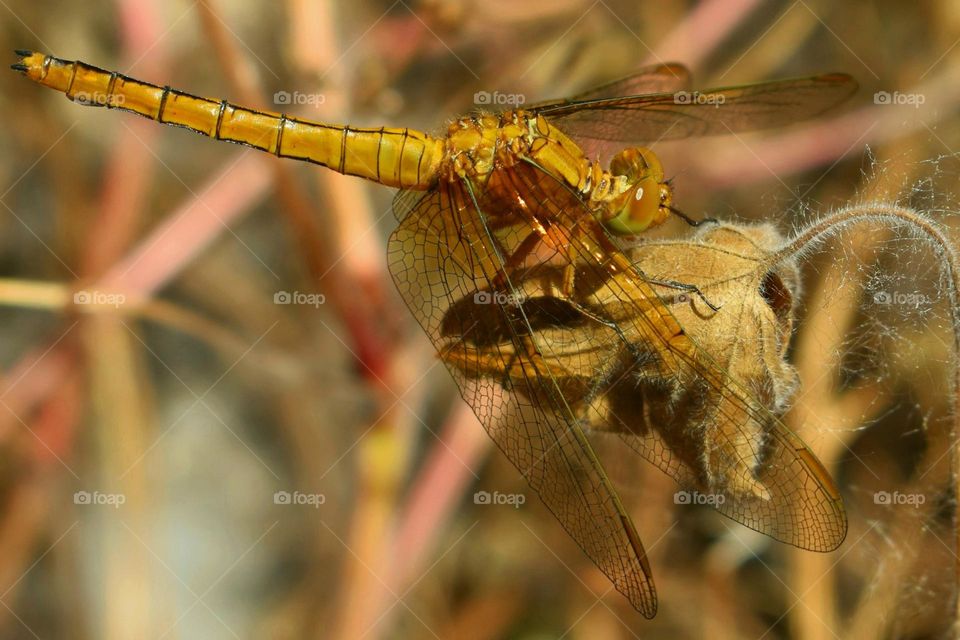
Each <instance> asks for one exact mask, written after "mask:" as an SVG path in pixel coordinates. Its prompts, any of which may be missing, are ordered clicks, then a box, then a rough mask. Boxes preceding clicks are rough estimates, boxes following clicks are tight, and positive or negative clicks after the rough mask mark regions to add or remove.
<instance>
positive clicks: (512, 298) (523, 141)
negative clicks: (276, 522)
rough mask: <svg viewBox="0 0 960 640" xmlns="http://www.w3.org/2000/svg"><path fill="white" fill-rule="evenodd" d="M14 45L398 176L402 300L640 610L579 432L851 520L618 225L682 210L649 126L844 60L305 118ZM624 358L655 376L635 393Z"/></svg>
mask: <svg viewBox="0 0 960 640" xmlns="http://www.w3.org/2000/svg"><path fill="white" fill-rule="evenodd" d="M16 53H17V55H18V56H19V57H20V60H19V62H17V63H16V64H14V65H12V67H13V69H15V70H16V71H19V72H21V73H22V74H24V75H25V76H26V77H28V78H29V79H31V80H33V81H34V82H37V83H39V84H42V85H44V86H47V87H50V88H52V89H55V90H57V91H61V92H63V93H65V94H66V96H67V97H68V98H70V99H71V100H74V101H77V102H80V103H81V104H85V105H91V106H104V107H108V108H114V109H121V110H124V111H129V112H132V113H136V114H139V115H141V116H145V117H147V118H150V119H152V120H156V121H157V122H161V123H164V124H172V125H177V126H181V127H186V128H187V129H190V130H192V131H195V132H197V133H200V134H202V135H205V136H210V137H213V138H216V139H218V140H225V141H228V142H235V143H240V144H244V145H248V146H250V147H253V148H256V149H260V150H262V151H266V152H267V153H271V154H274V155H277V156H279V157H283V158H293V159H296V160H305V161H308V162H313V163H317V164H320V165H323V166H325V167H328V168H330V169H333V170H335V171H337V172H339V173H343V174H347V175H354V176H360V177H363V178H366V179H369V180H373V181H376V182H379V183H381V184H384V185H387V186H391V187H395V188H398V189H400V190H401V191H400V192H399V193H398V194H397V196H396V198H395V200H394V212H395V214H396V216H397V218H398V219H399V226H398V228H397V229H396V231H394V233H393V235H392V236H391V238H390V241H389V247H388V253H389V263H390V271H391V273H392V275H393V278H394V280H395V282H396V285H397V287H398V289H399V290H400V293H401V295H402V296H403V298H404V300H405V302H406V303H407V306H408V307H409V308H410V310H411V311H412V313H413V315H414V316H415V317H416V318H417V320H418V321H419V322H420V324H421V326H422V327H423V329H424V331H425V332H426V333H427V335H428V336H429V337H430V339H431V340H432V341H433V343H434V345H435V346H436V348H437V351H438V353H439V354H440V357H441V358H442V359H443V361H444V362H445V364H446V365H447V367H448V369H449V371H450V372H451V374H452V375H453V377H454V378H455V379H456V381H457V383H458V385H459V387H460V391H461V394H462V395H463V397H464V399H465V400H466V401H467V403H469V404H470V406H471V407H472V408H473V410H474V412H475V413H476V414H477V416H478V418H479V419H480V421H481V422H482V423H483V425H484V427H485V428H486V430H487V432H488V433H489V435H490V436H491V437H492V438H493V440H494V441H495V442H496V444H497V445H498V446H499V448H500V449H501V450H502V452H503V453H504V454H505V455H506V456H507V457H508V458H509V459H510V461H511V462H512V463H513V464H514V465H516V467H517V468H518V469H519V470H520V472H521V473H522V474H523V475H524V477H525V478H526V480H527V482H528V483H529V485H530V486H531V488H533V490H534V491H536V492H537V493H538V494H539V496H540V498H541V499H542V500H543V502H544V503H545V504H546V506H547V507H548V508H549V509H550V511H551V512H552V513H553V514H554V515H555V516H556V517H557V519H558V520H559V521H560V523H561V525H563V527H564V528H565V529H566V531H567V532H568V533H569V534H570V535H571V536H572V537H573V539H574V540H575V541H576V542H577V543H578V544H579V546H580V547H581V548H582V549H583V550H584V552H585V553H586V554H587V555H588V556H589V557H590V558H591V560H592V561H593V562H594V563H596V565H597V566H598V567H599V568H600V569H601V570H602V571H603V572H604V573H605V574H606V575H607V576H608V577H609V578H610V580H611V581H612V582H613V584H614V586H615V587H616V588H617V589H618V590H619V591H620V592H621V593H623V594H624V595H625V596H626V597H627V598H628V599H629V601H630V603H631V604H632V605H633V606H634V607H635V608H636V609H637V610H638V611H640V612H641V613H643V614H644V615H645V616H647V617H653V615H654V614H655V613H656V609H657V597H656V591H655V589H654V585H653V577H652V572H651V568H650V565H649V562H648V560H647V556H646V553H645V551H644V548H643V544H642V543H641V541H640V537H639V535H638V534H637V532H636V529H635V527H634V525H633V522H632V521H631V519H630V517H629V515H628V514H627V512H626V510H625V509H624V506H623V504H622V502H621V500H620V498H619V497H618V495H617V493H616V491H615V490H614V488H613V486H612V485H611V483H610V480H609V479H608V477H607V474H606V473H605V471H604V467H603V466H602V465H601V463H600V460H599V458H598V456H597V454H596V452H595V451H594V448H593V447H592V446H591V444H590V440H589V439H588V438H587V436H586V435H585V432H586V431H589V430H593V431H603V432H609V433H615V434H618V435H619V436H620V437H621V439H622V442H623V444H624V446H626V447H627V448H628V449H631V450H632V451H634V452H637V453H639V454H641V455H643V456H644V457H646V458H647V459H648V460H650V461H651V462H653V463H654V464H656V465H657V466H659V467H660V468H661V469H663V470H664V471H665V472H667V473H668V474H670V475H671V476H673V477H674V478H675V479H676V480H677V481H678V482H679V483H681V485H682V486H684V487H686V488H689V489H690V490H694V491H699V492H703V493H709V494H712V495H715V496H722V498H723V499H722V500H717V501H715V502H714V505H715V506H716V508H717V509H718V510H719V511H720V512H721V513H723V514H725V515H727V516H729V517H731V518H733V519H734V520H737V521H738V522H741V523H742V524H744V525H746V526H748V527H751V528H753V529H756V530H758V531H761V532H763V533H765V534H767V535H770V536H772V537H773V538H775V539H777V540H781V541H784V542H787V543H789V544H793V545H795V546H797V547H801V548H804V549H811V550H816V551H830V550H833V549H835V548H836V547H837V546H839V545H840V543H841V542H842V541H843V539H844V537H845V535H846V530H847V523H846V516H845V514H844V510H843V505H842V501H841V498H840V495H839V492H838V490H837V488H836V486H835V485H834V483H833V481H832V480H831V479H830V477H829V474H828V472H827V471H826V469H825V468H824V467H823V466H822V465H821V464H820V462H819V461H818V460H817V459H816V457H815V456H814V455H813V453H812V452H811V451H810V450H809V449H808V448H807V447H806V445H804V443H803V442H802V441H801V440H800V439H799V438H798V437H797V436H796V435H794V434H793V433H792V432H791V431H789V430H788V429H787V428H786V427H785V426H784V425H783V423H782V422H781V421H780V420H779V419H778V418H777V417H776V415H775V414H774V413H773V412H772V409H774V408H775V407H770V406H769V403H768V402H765V401H764V399H763V398H762V397H761V396H760V395H758V394H757V393H756V392H754V391H750V389H751V386H750V385H751V383H752V381H750V380H738V379H736V378H735V377H734V376H733V375H731V374H730V373H729V371H728V370H727V369H726V368H725V366H724V363H723V362H719V361H717V360H716V359H715V358H714V357H713V356H712V355H711V353H710V352H709V351H708V350H707V349H704V348H701V347H700V346H698V344H697V341H696V339H695V338H694V337H692V336H691V335H688V334H687V333H686V332H685V331H684V329H683V328H682V327H681V326H680V324H679V323H678V322H677V320H676V318H675V317H674V315H673V314H672V313H671V311H670V309H669V308H668V306H667V305H666V304H665V303H664V302H663V300H662V299H661V297H660V296H659V295H658V293H657V291H656V290H655V288H654V284H656V283H653V282H652V281H651V280H650V279H648V278H646V277H645V275H644V273H643V272H642V271H641V270H640V269H639V268H638V267H636V266H635V265H634V264H633V263H632V262H631V260H630V258H629V257H628V256H627V255H626V254H625V253H624V252H623V251H621V249H620V245H619V244H618V242H617V240H616V238H617V237H618V236H633V235H635V234H638V233H641V232H643V231H645V230H646V229H649V228H651V227H653V226H655V225H658V224H661V223H662V222H664V221H665V220H666V219H668V218H669V217H670V215H671V214H672V213H679V212H678V211H677V210H676V209H675V208H674V207H673V204H672V191H671V188H670V185H669V182H668V181H666V180H665V179H664V172H663V168H662V167H661V165H660V162H659V160H658V159H657V157H656V155H655V154H654V153H653V152H652V151H651V150H649V149H648V148H645V147H639V146H636V145H638V144H640V143H644V142H650V141H656V140H668V139H677V138H683V137H687V136H699V135H716V134H727V133H733V132H739V131H745V130H752V129H761V128H770V127H779V126H784V125H788V124H791V123H793V122H795V121H798V120H802V119H805V118H810V117H815V116H817V115H819V114H821V113H823V112H825V111H827V110H829V109H831V108H833V107H834V106H836V105H837V104H839V103H840V102H842V101H843V100H845V99H846V98H847V97H849V96H850V95H851V94H852V93H853V92H854V91H855V90H856V83H855V82H854V80H853V79H852V78H850V77H849V76H847V75H844V74H825V75H819V76H813V77H808V78H798V79H789V80H779V81H774V82H765V83H760V84H753V85H745V86H739V87H727V88H718V89H710V90H705V91H690V88H689V75H688V73H687V71H686V69H684V68H683V67H682V66H680V65H676V64H662V65H657V66H653V67H650V68H646V69H643V70H641V71H640V72H639V73H637V74H635V75H633V76H631V77H629V78H626V79H624V80H620V81H617V82H613V83H611V84H608V85H604V86H602V87H599V88H597V89H594V90H592V91H589V92H587V93H584V94H581V95H578V96H575V97H573V98H570V99H567V100H559V101H552V102H544V103H540V104H536V105H530V106H526V107H524V108H519V109H510V110H506V111H502V112H496V113H491V112H481V111H478V112H476V113H472V114H470V115H467V116H465V117H462V118H459V119H457V120H455V121H454V122H453V123H452V124H451V125H450V127H449V129H448V130H447V132H446V135H442V136H434V135H430V134H427V133H424V132H420V131H416V130H413V129H406V128H388V127H378V128H358V127H351V126H346V125H334V124H326V123H320V122H311V121H309V120H305V119H303V118H298V117H293V116H289V115H285V114H282V113H271V112H265V111H260V110H257V109H250V108H245V107H241V106H238V105H235V104H232V103H230V102H228V101H226V100H212V99H207V98H201V97H197V96H193V95H190V94H187V93H184V92H181V91H177V90H175V89H171V88H170V87H161V86H158V85H154V84H150V83H148V82H143V81H140V80H135V79H133V78H129V77H127V76H125V75H122V74H120V73H117V72H115V71H114V72H110V71H105V70H103V69H99V68H97V67H93V66H91V65H88V64H85V63H83V62H79V61H68V60H61V59H59V58H54V57H51V56H47V55H44V54H41V53H34V52H31V51H17V52H16ZM588 154H589V155H588ZM600 157H610V158H611V160H610V162H609V164H608V165H607V166H603V165H602V164H601V162H600V160H599V158H600ZM544 274H550V275H549V277H547V276H546V275H544ZM659 284H661V285H662V283H659ZM671 286H674V287H677V288H678V289H681V290H685V289H689V290H691V291H693V292H695V287H690V286H689V285H687V286H686V287H685V285H683V284H681V283H671ZM704 300H705V301H706V299H704ZM614 375H616V376H619V378H618V379H616V380H614V379H612V378H611V376H614ZM631 375H634V376H637V377H638V378H639V377H640V376H642V377H643V379H644V380H646V381H648V382H650V381H653V382H652V383H651V384H646V385H645V386H644V387H643V388H644V391H643V395H642V397H638V398H634V401H633V402H630V403H625V402H622V401H620V400H618V399H622V398H624V397H626V396H625V394H624V393H623V389H624V387H623V384H622V382H623V381H622V379H621V378H622V377H623V376H631ZM656 381H659V383H657V382H656ZM670 381H673V383H672V384H670ZM678 384H679V385H680V386H678ZM681 387H682V388H681ZM683 388H685V389H687V393H681V392H682V391H683ZM638 389H639V386H638ZM614 390H616V392H614ZM670 390H672V392H668V391H670ZM638 393H639V391H638Z"/></svg>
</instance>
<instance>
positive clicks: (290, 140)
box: [14, 52, 444, 189]
mask: <svg viewBox="0 0 960 640" xmlns="http://www.w3.org/2000/svg"><path fill="white" fill-rule="evenodd" d="M20 53H21V55H22V59H21V61H20V63H19V64H18V65H15V66H14V68H16V69H18V70H19V71H21V72H22V73H24V75H26V76H27V77H28V78H30V79H31V80H33V81H35V82H37V83H39V84H42V85H44V86H47V87H50V88H52V89H56V90H57V91H61V92H63V93H64V94H66V96H67V97H68V98H70V99H71V100H74V101H75V102H80V103H82V104H86V105H90V106H100V107H108V108H112V109H122V110H124V111H130V112H132V113H137V114H139V115H141V116H144V117H147V118H150V119H151V120H156V121H157V122H161V123H164V124H172V125H176V126H180V127H185V128H187V129H190V130H191V131H196V132H197V133H199V134H202V135H205V136H209V137H211V138H216V139H217V140H225V141H227V142H235V143H239V144H245V145H248V146H251V147H254V148H256V149H260V150H261V151H266V152H267V153H272V154H274V155H277V156H279V157H281V158H293V159H295V160H306V161H308V162H314V163H317V164H321V165H323V166H325V167H329V168H331V169H333V170H334V171H338V172H339V173H343V174H347V175H353V176H360V177H362V178H367V179H369V180H374V181H376V182H379V183H381V184H385V185H387V186H391V187H398V188H403V189H427V188H429V187H430V186H431V185H432V184H433V183H434V182H435V181H436V178H437V175H438V170H439V166H440V161H441V160H442V157H443V149H444V147H443V140H441V139H439V138H435V137H433V136H429V135H427V134H425V133H422V132H420V131H415V130H413V129H399V128H387V127H381V128H377V129H361V128H356V127H348V126H345V125H333V124H324V123H319V122H310V121H308V120H303V119H300V118H294V117H290V116H286V115H284V114H280V113H272V112H265V111H258V110H256V109H248V108H246V107H241V106H238V105H235V104H232V103H230V102H227V101H226V100H220V101H218V100H211V99H209V98H201V97H198V96H194V95H190V94H188V93H183V92H182V91H177V90H175V89H171V88H170V87H160V86H157V85H155V84H150V83H149V82H143V81H141V80H136V79H134V78H129V77H127V76H125V75H122V74H120V73H117V72H116V71H113V72H110V71H105V70H103V69H99V68H97V67H94V66H91V65H88V64H86V63H83V62H80V61H70V60H61V59H59V58H54V57H52V56H46V55H44V54H41V53H32V52H20Z"/></svg>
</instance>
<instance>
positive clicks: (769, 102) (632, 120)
mask: <svg viewBox="0 0 960 640" xmlns="http://www.w3.org/2000/svg"><path fill="white" fill-rule="evenodd" d="M856 89H857V83H856V81H855V80H854V79H853V78H852V77H850V76H848V75H846V74H841V73H831V74H825V75H819V76H813V77H809V78H796V79H789V80H777V81H773V82H762V83H758V84H750V85H743V86H738V87H722V88H717V89H707V90H704V91H694V92H689V91H677V90H669V91H666V92H663V93H658V94H652V95H628V96H622V97H602V98H599V99H588V100H571V101H565V102H559V103H552V104H546V105H544V106H542V107H540V108H538V109H535V111H536V112H537V113H540V114H542V115H544V116H546V117H548V118H550V119H551V120H552V121H553V122H554V123H555V124H556V125H557V126H558V127H559V128H560V129H561V130H562V131H564V132H565V133H567V134H568V135H570V136H572V137H573V138H574V139H576V140H578V141H580V140H584V141H599V142H617V143H621V146H626V145H637V144H643V143H648V142H653V141H657V140H674V139H678V138H686V137H691V136H709V135H718V134H727V133H738V132H741V131H752V130H757V129H768V128H772V127H782V126H786V125H788V124H791V123H793V122H797V121H800V120H805V119H808V118H814V117H816V116H818V115H821V114H822V113H824V112H825V111H828V110H830V109H832V108H833V107H835V106H837V105H838V104H840V103H841V102H843V101H844V100H846V99H847V98H849V97H850V96H851V95H853V93H854V92H855V91H856Z"/></svg>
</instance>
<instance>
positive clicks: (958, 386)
mask: <svg viewBox="0 0 960 640" xmlns="http://www.w3.org/2000/svg"><path fill="white" fill-rule="evenodd" d="M891 222H892V223H894V224H900V225H905V226H907V227H909V228H911V229H912V230H914V231H915V232H917V233H918V234H919V235H920V236H921V237H923V238H924V239H925V240H927V241H928V242H929V244H930V245H931V247H932V248H933V250H934V252H935V253H936V255H937V258H938V261H939V263H940V264H941V265H942V267H943V277H944V279H945V281H946V282H945V284H946V286H945V290H946V296H947V303H948V304H949V306H950V309H949V313H950V321H951V328H952V333H953V380H952V384H951V389H950V395H951V400H952V402H953V410H952V412H953V421H952V425H951V429H950V433H949V440H948V442H949V443H950V446H951V449H952V451H951V456H950V470H951V477H952V478H953V482H954V495H955V496H956V495H960V473H958V470H960V469H958V467H960V465H958V461H957V452H956V439H957V434H958V432H960V428H958V426H957V422H958V420H960V395H958V392H960V303H958V299H960V295H958V292H957V282H958V281H960V256H958V254H957V250H956V248H955V247H954V245H953V243H952V241H951V240H950V238H949V236H948V235H947V233H946V231H945V230H944V229H942V228H941V227H940V226H939V225H937V224H936V223H935V222H933V221H932V220H930V219H929V218H928V217H926V216H924V215H923V214H921V213H919V212H917V211H915V210H913V209H910V208H907V207H902V206H899V205H896V204H892V203H886V202H867V203H863V204H858V205H853V206H850V207H845V208H843V209H841V210H839V211H837V212H835V213H834V214H832V215H830V216H827V217H825V218H823V219H821V220H817V221H815V222H813V223H811V224H809V225H808V226H806V227H805V228H804V229H801V230H800V232H799V233H797V234H796V235H794V237H793V238H792V239H791V240H790V241H789V242H788V243H786V244H785V245H784V246H783V247H781V248H780V249H779V250H778V251H777V252H775V253H774V254H772V255H771V257H770V262H769V263H768V264H771V265H772V264H777V263H779V262H782V261H783V260H786V259H789V258H792V257H795V256H801V257H802V256H803V255H804V254H806V253H809V252H810V250H811V248H812V247H813V246H814V245H816V244H818V243H821V242H824V241H825V240H828V239H830V238H832V237H834V236H836V235H837V234H838V233H839V232H841V231H843V230H845V229H847V228H849V227H851V226H854V225H857V224H864V223H869V224H877V225H883V224H889V223H891ZM958 522H960V501H958V500H956V499H954V530H955V531H954V536H955V540H954V544H955V553H954V556H955V557H956V558H958V560H957V563H956V576H957V583H958V584H960V528H958V526H957V523H958ZM957 592H958V597H960V589H958V590H957ZM954 607H955V608H954V618H955V623H954V624H955V625H957V621H956V616H957V612H960V601H956V600H955V603H954Z"/></svg>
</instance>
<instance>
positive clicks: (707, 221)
mask: <svg viewBox="0 0 960 640" xmlns="http://www.w3.org/2000/svg"><path fill="white" fill-rule="evenodd" d="M667 209H669V210H670V213H672V214H673V215H675V216H677V217H678V218H680V219H681V220H683V221H684V222H686V223H687V224H688V225H690V226H691V227H699V226H700V225H702V224H719V223H720V221H719V220H717V219H716V218H704V219H703V220H694V219H693V218H691V217H690V216H688V215H687V214H685V213H684V212H683V211H680V209H677V208H676V207H673V206H668V207H667Z"/></svg>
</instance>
